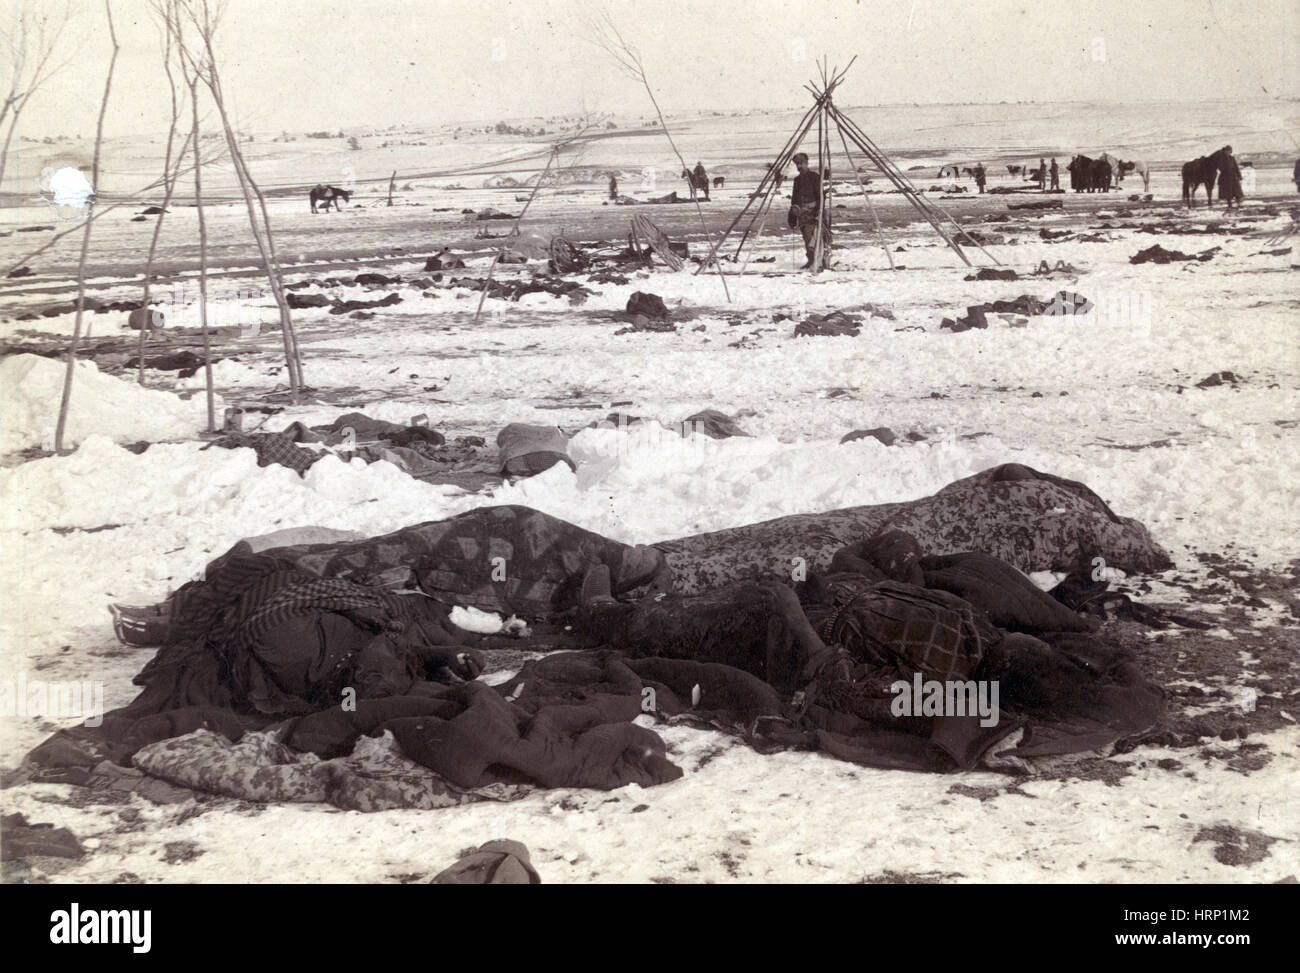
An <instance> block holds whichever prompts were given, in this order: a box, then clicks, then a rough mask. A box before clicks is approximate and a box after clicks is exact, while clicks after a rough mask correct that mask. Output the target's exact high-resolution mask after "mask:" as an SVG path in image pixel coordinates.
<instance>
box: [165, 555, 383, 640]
mask: <svg viewBox="0 0 1300 973" xmlns="http://www.w3.org/2000/svg"><path fill="white" fill-rule="evenodd" d="M317 611H326V612H337V613H339V614H344V615H347V616H348V617H350V618H352V619H354V620H355V621H357V622H358V623H359V624H361V625H363V626H365V627H368V628H372V629H374V630H375V631H376V632H380V631H401V630H403V629H404V628H405V627H406V624H407V621H408V618H407V615H408V612H407V610H406V606H405V603H404V602H403V600H402V599H401V598H400V597H398V596H396V595H393V594H391V593H389V592H387V591H384V590H383V589H380V588H371V587H367V586H365V585H360V584H356V583H355V582H352V581H344V580H341V579H337V578H318V577H315V576H314V575H311V574H308V573H307V572H305V571H302V570H301V569H298V568H291V567H290V568H286V567H285V565H283V564H281V563H280V562H278V561H276V560H275V559H273V558H271V557H267V556H265V555H260V554H251V555H244V556H240V557H235V558H232V559H231V560H230V561H228V562H226V563H225V564H223V565H222V566H221V568H219V569H218V570H217V571H216V572H215V573H214V574H213V576H212V577H210V578H207V579H205V580H204V581H201V582H197V583H195V584H192V585H187V586H186V587H185V588H182V589H181V590H180V591H178V592H177V593H176V598H175V599H174V602H173V607H172V629H171V633H170V635H171V639H172V640H173V641H182V640H191V639H193V640H199V639H201V640H204V641H206V642H207V644H208V645H209V646H210V647H211V648H212V649H213V650H214V651H215V652H216V653H217V654H218V655H219V656H222V657H226V658H229V657H230V655H231V653H233V652H234V651H235V650H236V649H238V648H241V647H242V648H246V647H248V646H250V645H253V644H256V642H257V641H258V640H259V639H260V638H261V637H262V636H264V635H265V634H266V633H267V632H269V631H271V629H273V628H275V627H276V626H277V625H279V624H281V623H282V622H285V621H287V620H288V619H290V618H294V617H296V616H299V615H307V614H311V613H313V612H317Z"/></svg>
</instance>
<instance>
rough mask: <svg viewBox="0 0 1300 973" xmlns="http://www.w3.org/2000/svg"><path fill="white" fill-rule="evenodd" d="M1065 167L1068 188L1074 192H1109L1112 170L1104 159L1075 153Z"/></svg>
mask: <svg viewBox="0 0 1300 973" xmlns="http://www.w3.org/2000/svg"><path fill="white" fill-rule="evenodd" d="M1065 168H1066V171H1067V172H1069V173H1070V188H1071V189H1073V190H1074V191H1075V192H1076V193H1080V192H1089V193H1094V192H1100V193H1108V192H1110V180H1111V175H1112V170H1111V166H1110V163H1109V162H1107V161H1106V160H1105V159H1089V158H1088V157H1087V156H1086V155H1076V156H1075V157H1074V158H1072V159H1071V160H1070V164H1069V165H1068V166H1066V167H1065Z"/></svg>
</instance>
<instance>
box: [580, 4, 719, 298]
mask: <svg viewBox="0 0 1300 973" xmlns="http://www.w3.org/2000/svg"><path fill="white" fill-rule="evenodd" d="M592 23H593V28H592V30H593V36H592V38H590V40H591V41H592V42H593V43H595V44H596V46H597V47H599V48H600V49H601V50H603V51H604V52H605V53H606V54H608V55H609V56H610V57H611V58H613V60H614V63H615V64H617V65H618V68H619V70H621V71H622V72H623V73H624V74H625V75H627V76H628V77H629V78H631V79H632V80H633V81H637V82H640V84H641V86H642V87H643V88H645V91H646V94H647V95H649V96H650V103H651V104H652V105H654V109H655V114H656V115H657V116H659V127H660V128H661V129H662V130H663V133H664V138H666V139H667V140H668V145H669V146H670V147H671V148H672V150H673V155H675V156H677V161H678V162H679V163H680V164H681V167H682V171H683V172H688V171H690V167H689V166H688V165H687V164H686V159H685V158H684V157H683V156H682V154H681V152H679V151H678V149H677V143H676V142H674V141H673V136H672V133H671V132H669V131H668V122H667V121H666V120H665V119H664V113H663V110H662V109H661V108H660V107H659V99H657V98H656V97H655V93H654V88H652V87H651V86H650V79H649V78H648V77H647V76H646V70H645V64H644V63H643V62H642V60H641V55H640V53H639V52H638V51H637V49H636V48H634V47H633V46H632V45H631V44H629V43H628V41H627V40H626V39H625V38H624V37H623V35H622V34H621V33H620V32H619V29H618V27H617V25H615V23H614V19H613V17H611V16H610V14H609V11H607V10H606V11H602V12H601V13H600V14H599V15H598V16H596V17H593V18H592ZM691 201H692V202H693V203H695V212H696V215H698V216H699V218H700V228H701V229H702V230H703V231H704V237H705V239H706V240H707V239H708V238H709V235H710V234H709V225H708V223H707V222H705V219H704V210H703V208H702V207H701V206H700V201H699V199H697V198H696V195H695V192H694V189H692V191H691ZM714 249H715V250H716V248H714ZM713 265H714V268H715V269H716V270H717V272H718V279H719V280H721V281H722V291H723V293H724V294H726V296H727V302H728V303H730V302H731V289H730V288H729V287H728V286H727V275H726V274H724V273H723V272H722V262H721V261H719V260H714V261H713Z"/></svg>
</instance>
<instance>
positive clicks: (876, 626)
mask: <svg viewBox="0 0 1300 973" xmlns="http://www.w3.org/2000/svg"><path fill="white" fill-rule="evenodd" d="M822 638H823V641H826V642H828V643H835V644H838V645H842V646H843V647H844V648H845V649H847V650H848V651H849V652H850V653H851V654H852V655H853V657H854V658H855V659H859V660H863V661H868V662H873V663H875V664H877V665H884V666H892V667H894V668H897V669H898V670H900V672H902V673H905V674H907V675H910V674H911V673H913V672H920V673H921V674H922V675H924V676H925V677H926V678H927V679H938V680H940V681H946V680H950V679H952V680H966V679H969V678H971V676H972V674H973V673H974V672H975V668H976V666H978V665H979V663H980V659H982V658H983V657H984V639H983V636H982V635H981V632H980V628H979V626H978V624H977V623H976V620H975V615H974V612H973V611H972V610H971V607H970V605H968V604H967V603H966V602H964V601H962V600H961V599H960V598H957V597H956V596H954V595H950V594H948V592H946V591H931V590H929V589H926V588H918V587H916V586H915V585H910V584H899V583H897V582H892V581H886V582H881V583H879V584H875V585H872V586H871V587H869V588H865V589H863V590H860V591H858V592H856V593H855V594H853V595H851V596H850V597H849V598H848V599H847V600H846V601H844V603H843V604H841V605H840V606H839V607H838V608H837V609H836V610H835V611H834V612H833V613H832V614H831V616H830V617H829V618H828V619H827V620H826V622H825V624H823V626H822Z"/></svg>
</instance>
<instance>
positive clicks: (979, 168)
mask: <svg viewBox="0 0 1300 973" xmlns="http://www.w3.org/2000/svg"><path fill="white" fill-rule="evenodd" d="M973 171H974V173H975V185H976V186H978V187H979V191H980V195H983V194H984V181H985V178H986V177H985V175H984V163H983V162H977V163H975V169H974V170H973Z"/></svg>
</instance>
